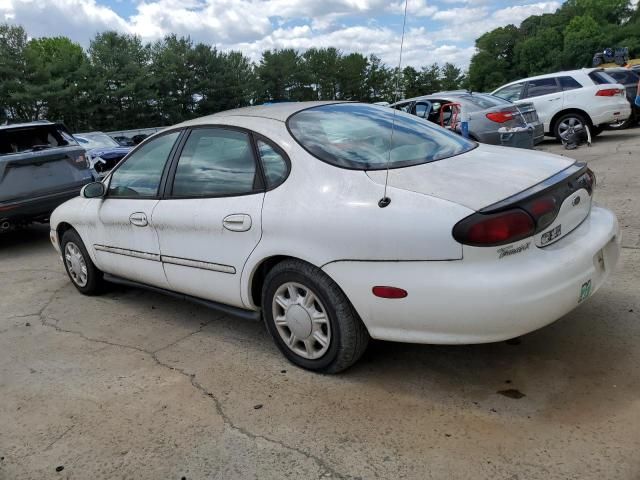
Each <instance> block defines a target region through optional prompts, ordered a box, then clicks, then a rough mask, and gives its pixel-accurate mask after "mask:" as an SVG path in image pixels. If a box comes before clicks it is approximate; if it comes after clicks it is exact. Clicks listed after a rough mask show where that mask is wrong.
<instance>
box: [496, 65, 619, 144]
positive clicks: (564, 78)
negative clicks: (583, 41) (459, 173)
mask: <svg viewBox="0 0 640 480" xmlns="http://www.w3.org/2000/svg"><path fill="white" fill-rule="evenodd" d="M603 79H604V80H606V81H608V82H609V83H602V82H603ZM492 94H493V95H496V96H498V97H501V98H504V99H505V100H509V101H511V102H514V103H522V102H527V103H533V104H534V105H535V107H536V111H537V112H538V117H539V118H540V121H541V122H543V123H544V130H545V133H547V134H549V135H553V136H555V137H556V138H560V134H561V133H563V132H564V131H566V130H567V129H569V128H571V127H578V126H584V125H588V126H589V128H590V130H591V134H592V135H598V134H599V133H600V132H601V131H602V129H603V128H604V126H605V125H608V124H610V123H616V122H620V121H624V120H626V119H627V118H629V116H630V115H631V107H630V106H629V102H628V101H627V99H626V96H625V89H624V87H623V86H622V85H620V84H618V83H616V81H615V80H614V79H613V78H611V77H609V76H608V75H607V74H606V73H605V72H604V71H603V70H602V69H598V68H583V69H582V70H572V71H567V72H557V73H550V74H547V75H539V76H537V77H531V78H525V79H523V80H518V81H515V82H511V83H509V84H507V85H504V86H502V87H500V88H498V89H497V90H495V91H494V92H492Z"/></svg>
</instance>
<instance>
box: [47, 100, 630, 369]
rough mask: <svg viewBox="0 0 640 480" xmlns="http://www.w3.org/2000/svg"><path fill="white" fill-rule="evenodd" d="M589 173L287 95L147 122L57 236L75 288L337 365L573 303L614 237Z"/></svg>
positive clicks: (601, 269) (312, 364)
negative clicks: (240, 321) (376, 349)
mask: <svg viewBox="0 0 640 480" xmlns="http://www.w3.org/2000/svg"><path fill="white" fill-rule="evenodd" d="M387 168H388V169H387ZM385 184H387V189H386V195H385ZM594 187H595V178H594V176H593V173H592V172H591V171H590V170H589V169H588V168H587V166H586V165H585V164H581V163H576V162H575V161H574V160H570V159H567V158H564V157H559V156H554V155H549V154H545V153H539V152H534V151H528V150H519V149H518V150H516V149H509V148H505V147H495V146H488V145H481V144H477V143H475V142H471V141H468V140H465V139H464V138H462V137H460V136H458V135H456V134H454V133H450V132H448V131H446V130H444V129H442V128H440V127H437V126H435V125H433V124H431V123H429V122H427V121H425V120H422V119H420V118H418V117H415V116H413V115H409V114H405V113H402V112H398V111H395V110H392V109H389V108H385V107H380V106H375V105H367V104H362V103H338V102H312V103H285V104H277V105H269V106H259V107H249V108H244V109H239V110H232V111H227V112H222V113H218V114H216V115H212V116H208V117H203V118H199V119H196V120H192V121H189V122H185V123H182V124H180V125H176V126H175V127H171V128H168V129H166V130H164V131H162V132H160V133H158V134H156V135H154V136H153V137H150V138H149V139H147V140H145V142H144V143H142V144H141V145H139V146H138V147H137V148H136V149H135V150H133V151H132V152H131V153H130V154H129V155H128V156H127V157H126V158H125V159H124V160H123V161H122V162H121V163H120V164H119V165H118V166H117V167H116V168H114V170H112V171H111V172H110V174H109V175H108V176H107V177H106V178H105V179H104V180H103V181H102V182H96V183H92V184H89V185H87V186H86V187H85V188H84V189H83V191H82V192H81V196H80V197H78V198H75V199H73V200H70V201H68V202H67V203H65V204H63V205H62V206H60V207H59V208H58V209H56V211H55V212H54V213H53V215H52V216H51V241H52V243H53V245H54V247H55V248H56V249H57V250H58V251H59V252H60V253H61V257H62V260H63V263H64V266H65V268H66V270H67V272H68V274H69V277H70V278H71V281H72V282H73V284H74V285H75V286H76V288H77V289H78V290H79V291H80V292H82V293H84V294H94V293H97V292H98V291H99V290H100V287H101V285H102V283H103V282H104V281H105V280H108V281H112V282H121V283H125V284H130V285H136V286H144V287H147V288H151V289H153V290H157V291H161V292H165V293H170V294H173V295H177V296H179V297H181V298H187V299H191V300H195V301H198V302H201V303H205V304H207V305H210V306H213V307H216V308H219V309H221V310H223V311H226V312H228V313H233V314H237V315H238V316H241V317H249V318H255V319H259V318H260V317H262V318H263V319H264V321H265V323H266V326H267V329H268V330H269V332H270V333H271V335H272V336H273V339H274V340H275V343H276V345H277V346H278V348H279V349H280V350H281V351H282V353H283V354H284V355H285V356H286V357H287V358H288V359H289V360H290V361H292V362H293V363H295V364H297V365H299V366H301V367H304V368H307V369H311V370H317V371H322V372H338V371H340V370H343V369H345V368H347V367H348V366H350V365H351V364H353V363H354V362H355V361H356V360H357V359H358V358H359V357H360V356H361V355H362V353H363V352H364V350H365V348H366V346H367V342H368V340H369V338H370V337H373V338H376V339H382V340H394V341H401V342H417V343H437V344H461V343H484V342H495V341H500V340H505V339H509V338H513V337H516V336H519V335H522V334H525V333H527V332H531V331H532V330H535V329H538V328H540V327H543V326H545V325H547V324H549V323H551V322H553V321H554V320H556V319H558V318H560V317H561V316H563V315H564V314H566V313H567V312H569V311H571V310H573V309H574V308H575V307H576V306H577V305H578V304H580V303H581V302H583V301H584V300H585V299H586V298H587V297H589V296H590V295H591V294H593V292H595V291H596V290H597V289H598V287H600V286H601V285H602V283H603V282H604V281H605V279H606V278H607V276H608V275H609V273H610V272H611V271H612V270H613V268H614V266H615V264H616V261H617V260H618V255H619V251H620V234H619V227H618V222H617V220H616V217H615V215H614V214H613V213H611V212H610V211H609V210H606V209H604V208H600V207H597V206H595V205H592V198H593V190H594Z"/></svg>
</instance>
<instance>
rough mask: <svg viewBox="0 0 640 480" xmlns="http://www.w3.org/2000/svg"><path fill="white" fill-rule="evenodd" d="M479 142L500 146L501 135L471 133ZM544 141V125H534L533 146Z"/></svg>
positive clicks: (489, 132)
mask: <svg viewBox="0 0 640 480" xmlns="http://www.w3.org/2000/svg"><path fill="white" fill-rule="evenodd" d="M471 133H472V134H473V135H474V136H475V137H476V138H477V139H478V141H479V142H482V143H488V144H490V145H500V144H501V142H500V133H499V132H498V130H497V129H496V130H495V131H488V132H471ZM543 140H544V125H543V124H542V123H537V124H534V125H533V144H534V145H537V144H539V143H540V142H542V141H543Z"/></svg>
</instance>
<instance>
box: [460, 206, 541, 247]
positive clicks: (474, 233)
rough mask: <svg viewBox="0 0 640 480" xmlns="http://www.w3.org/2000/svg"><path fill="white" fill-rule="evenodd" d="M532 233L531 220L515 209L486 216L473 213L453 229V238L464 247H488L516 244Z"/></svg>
mask: <svg viewBox="0 0 640 480" xmlns="http://www.w3.org/2000/svg"><path fill="white" fill-rule="evenodd" d="M534 231H535V222H534V221H533V218H531V216H530V215H529V214H528V213H527V212H525V211H524V210H520V209H517V208H516V209H513V210H507V211H505V212H500V213H493V214H488V215H487V214H482V213H475V214H473V215H471V216H469V217H467V218H465V219H464V220H461V221H460V222H458V223H457V224H456V226H455V227H453V237H454V238H455V239H456V240H457V241H458V242H460V243H463V244H465V245H473V246H477V247H488V246H497V245H504V244H507V243H512V242H517V241H518V240H522V239H523V238H527V237H530V236H531V235H533V233H534Z"/></svg>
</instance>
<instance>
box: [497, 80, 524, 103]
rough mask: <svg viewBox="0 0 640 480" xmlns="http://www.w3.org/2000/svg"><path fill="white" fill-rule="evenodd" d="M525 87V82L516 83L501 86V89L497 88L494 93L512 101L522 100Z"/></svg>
mask: <svg viewBox="0 0 640 480" xmlns="http://www.w3.org/2000/svg"><path fill="white" fill-rule="evenodd" d="M523 87H524V83H514V84H513V85H508V86H506V87H503V88H501V89H500V90H496V91H495V92H493V95H495V96H496V97H500V98H503V99H504V100H508V101H510V102H515V101H516V100H520V99H521V98H522V90H523Z"/></svg>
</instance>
